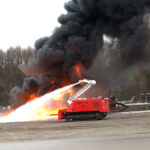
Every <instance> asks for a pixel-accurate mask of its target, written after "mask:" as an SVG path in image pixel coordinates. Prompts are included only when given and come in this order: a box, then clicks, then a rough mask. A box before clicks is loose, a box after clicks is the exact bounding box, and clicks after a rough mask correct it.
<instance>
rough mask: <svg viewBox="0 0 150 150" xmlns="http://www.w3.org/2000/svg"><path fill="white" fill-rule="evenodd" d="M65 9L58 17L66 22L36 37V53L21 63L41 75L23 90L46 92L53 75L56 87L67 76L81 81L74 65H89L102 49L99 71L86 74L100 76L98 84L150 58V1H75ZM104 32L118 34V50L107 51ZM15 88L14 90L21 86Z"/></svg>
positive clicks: (110, 34)
mask: <svg viewBox="0 0 150 150" xmlns="http://www.w3.org/2000/svg"><path fill="white" fill-rule="evenodd" d="M65 9H66V10H67V14H65V15H64V14H63V15H61V16H60V17H59V18H58V21H59V23H60V24H61V26H60V27H59V28H56V29H55V31H54V33H53V35H52V36H50V37H44V38H41V39H39V40H37V41H36V42H35V54H34V58H32V59H30V60H29V61H28V63H27V64H24V65H20V66H19V67H20V69H21V70H22V71H23V72H24V73H25V74H26V75H28V76H34V77H35V78H36V79H34V80H33V79H32V83H33V84H32V83H31V84H30V79H27V80H28V81H26V79H25V85H26V86H25V87H26V88H24V87H23V92H26V93H28V94H30V90H31V91H32V89H35V91H34V90H33V91H32V93H34V92H35V93H42V94H44V93H45V92H44V91H46V92H47V91H48V89H49V88H51V86H52V85H51V84H50V82H51V81H52V80H55V85H54V89H55V88H58V87H61V86H63V84H62V82H64V81H70V82H74V81H76V80H77V78H76V79H75V78H74V75H73V74H75V72H73V66H75V65H77V64H78V63H82V66H83V68H84V69H85V70H88V69H89V68H90V67H91V65H92V64H93V62H94V61H95V58H96V56H97V55H98V54H99V55H98V56H99V57H98V58H97V59H96V62H95V64H96V63H99V65H98V66H97V67H96V70H94V76H93V75H92V74H93V72H91V73H90V71H89V73H90V74H89V73H88V75H87V73H86V74H85V77H93V78H95V79H97V78H99V83H101V84H104V85H106V86H109V85H110V84H109V82H110V81H111V77H110V73H111V74H112V79H114V78H115V76H116V74H118V76H120V74H121V72H122V70H126V69H127V68H129V67H131V66H134V65H135V64H139V63H147V62H149V56H150V55H149V51H148V48H147V44H148V42H149V28H148V26H147V22H146V21H144V17H145V15H146V14H148V13H149V11H150V1H149V0H125V1H123V0H71V1H69V2H67V3H66V4H65ZM104 34H106V35H108V36H110V37H112V38H118V43H117V47H118V50H117V51H116V52H115V53H116V55H114V54H113V51H111V50H110V51H109V52H108V53H107V55H106V54H105V53H106V52H105V50H104V49H103V45H104V44H103V35H104ZM100 50H101V51H100ZM104 54H105V56H107V57H104ZM104 58H105V59H104ZM103 60H104V61H103ZM112 60H114V61H112ZM108 62H109V63H108ZM107 63H108V64H109V65H106V64H107ZM116 72H117V73H116ZM109 78H110V79H109ZM108 79H109V80H108ZM28 84H29V87H28ZM30 85H31V86H30ZM32 85H33V86H32ZM19 90H21V89H19ZM13 91H14V89H13V90H12V91H11V95H14V94H15V93H16V91H17V90H15V92H13ZM40 91H42V92H40ZM12 93H13V94H12ZM16 97H17V96H16ZM16 97H15V98H16ZM13 98H14V97H13ZM23 101H24V100H23Z"/></svg>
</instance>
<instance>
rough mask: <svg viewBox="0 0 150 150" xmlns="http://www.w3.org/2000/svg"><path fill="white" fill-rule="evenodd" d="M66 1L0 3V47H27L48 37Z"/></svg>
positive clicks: (12, 0)
mask: <svg viewBox="0 0 150 150" xmlns="http://www.w3.org/2000/svg"><path fill="white" fill-rule="evenodd" d="M66 1H67V0H0V48H2V49H4V50H6V49H8V48H9V47H10V46H13V47H15V46H17V45H20V46H21V47H27V46H32V47H33V45H34V42H35V40H37V39H38V38H40V37H43V36H49V35H50V34H51V32H52V31H53V29H54V28H55V27H56V26H58V22H57V18H58V17H59V15H60V14H62V13H65V10H64V2H66Z"/></svg>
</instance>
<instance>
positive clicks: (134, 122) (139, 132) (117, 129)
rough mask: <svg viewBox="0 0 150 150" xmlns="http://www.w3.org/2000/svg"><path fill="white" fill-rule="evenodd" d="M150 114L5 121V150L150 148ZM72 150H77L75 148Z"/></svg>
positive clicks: (0, 141) (0, 133) (1, 135)
mask: <svg viewBox="0 0 150 150" xmlns="http://www.w3.org/2000/svg"><path fill="white" fill-rule="evenodd" d="M149 116H150V113H141V114H121V113H114V114H108V116H107V117H106V119H104V120H100V121H97V120H88V121H75V122H65V121H58V120H57V118H54V119H51V120H47V121H38V122H21V123H2V124H0V147H1V148H2V150H13V147H14V148H15V149H16V148H18V149H22V150H24V149H30V150H38V148H39V150H40V149H43V150H47V149H48V150H49V149H56V150H57V149H61V150H63V149H65V150H67V149H70V147H72V146H71V145H75V146H74V147H75V148H78V149H79V148H80V147H81V148H80V149H82V150H84V149H86V150H88V149H93V148H95V150H97V149H99V148H109V149H111V150H113V149H115V150H117V149H118V150H119V148H120V149H121V150H123V149H128V150H130V147H131V149H134V147H135V149H136V150H138V149H144V150H149V148H148V147H150V144H149V143H150V117H149ZM26 142H27V143H26ZM25 145H26V146H25ZM43 145H44V147H43ZM29 146H31V147H32V148H31V147H29ZM125 146H126V148H125ZM142 147H143V148H142ZM71 149H72V150H74V149H73V147H72V148H71Z"/></svg>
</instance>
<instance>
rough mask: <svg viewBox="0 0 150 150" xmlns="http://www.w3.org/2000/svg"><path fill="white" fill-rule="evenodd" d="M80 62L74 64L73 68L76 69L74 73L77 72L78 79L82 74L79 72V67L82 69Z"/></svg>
mask: <svg viewBox="0 0 150 150" xmlns="http://www.w3.org/2000/svg"><path fill="white" fill-rule="evenodd" d="M82 67H83V66H82V64H81V63H79V64H78V65H76V66H74V69H75V71H76V74H77V76H78V79H80V80H81V79H83V76H82V74H81V69H82ZM81 85H82V86H83V85H85V84H84V83H81Z"/></svg>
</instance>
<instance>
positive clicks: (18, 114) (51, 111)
mask: <svg viewBox="0 0 150 150" xmlns="http://www.w3.org/2000/svg"><path fill="white" fill-rule="evenodd" d="M75 85H77V83H76V84H72V85H69V86H66V87H63V88H61V89H58V90H55V91H53V92H51V93H48V94H46V95H44V96H41V97H39V98H34V100H33V101H30V102H28V103H26V104H25V105H23V106H20V107H19V108H17V109H16V110H15V111H13V112H10V113H9V114H8V115H6V116H4V117H2V118H0V123H5V122H21V121H34V120H46V119H50V118H53V116H51V115H57V114H58V109H61V108H65V107H66V105H67V104H66V103H65V101H64V97H65V96H67V95H68V96H69V97H70V96H72V94H73V89H72V88H73V87H74V86H75ZM57 102H58V103H57ZM56 103H57V104H56ZM55 105H56V106H55Z"/></svg>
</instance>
